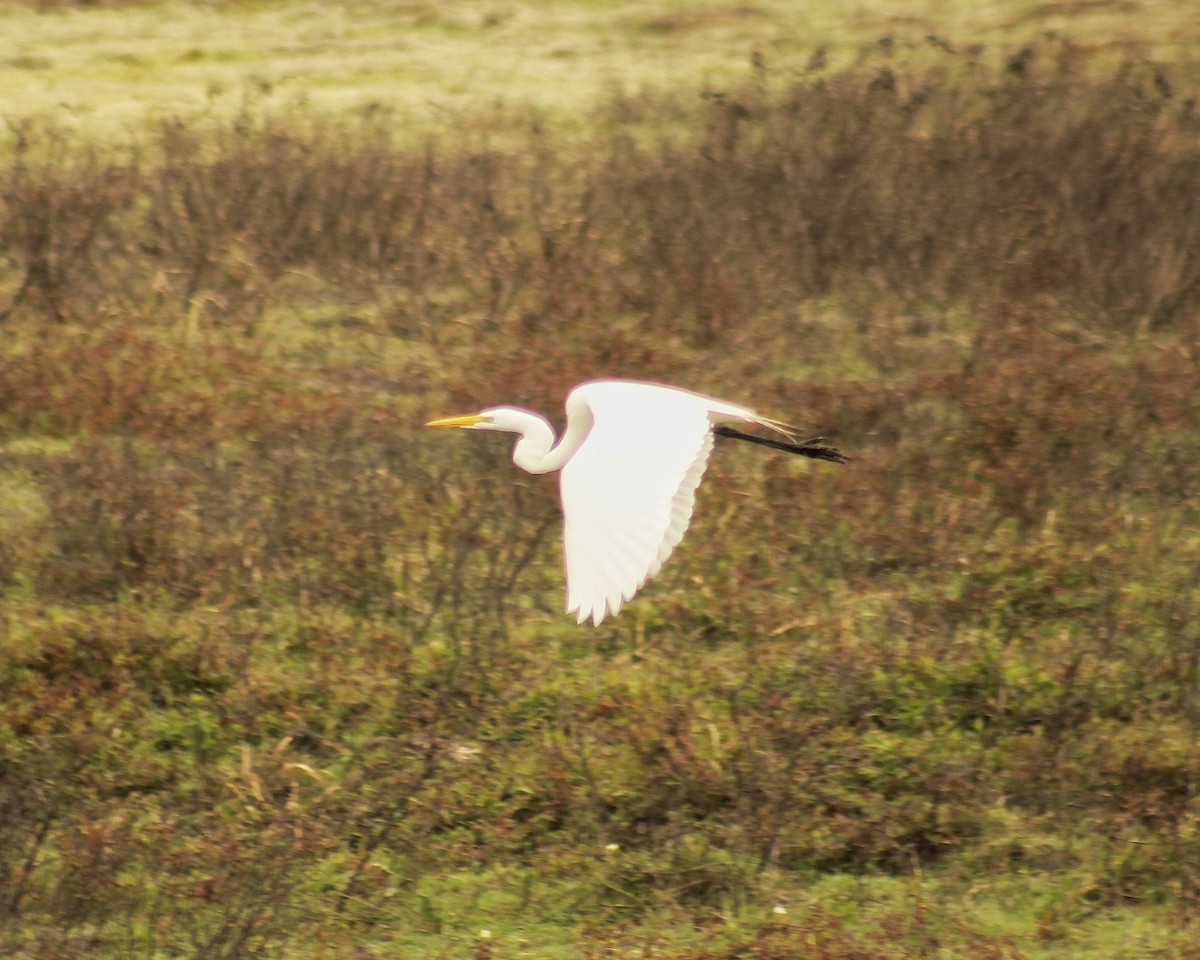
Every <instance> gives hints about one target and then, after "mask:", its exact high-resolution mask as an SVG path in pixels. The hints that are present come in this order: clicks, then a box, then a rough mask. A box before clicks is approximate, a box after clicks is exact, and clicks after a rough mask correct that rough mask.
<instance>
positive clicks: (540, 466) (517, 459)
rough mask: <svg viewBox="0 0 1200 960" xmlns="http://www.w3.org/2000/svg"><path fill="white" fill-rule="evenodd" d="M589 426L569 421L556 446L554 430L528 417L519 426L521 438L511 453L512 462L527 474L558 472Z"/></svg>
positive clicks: (588, 424)
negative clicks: (520, 427)
mask: <svg viewBox="0 0 1200 960" xmlns="http://www.w3.org/2000/svg"><path fill="white" fill-rule="evenodd" d="M591 426H592V424H591V421H590V420H588V421H587V422H586V423H584V422H581V421H580V420H578V419H575V418H572V419H571V420H570V421H569V422H568V423H567V429H566V430H565V431H563V435H562V436H561V437H560V438H559V441H558V443H557V444H556V443H555V442H554V428H553V427H551V426H550V424H549V423H548V422H547V421H546V420H544V419H543V418H542V417H538V416H530V418H529V421H528V422H527V423H525V424H522V429H521V439H520V440H518V441H517V446H516V448H515V449H514V450H513V463H515V464H516V465H517V466H518V467H520V468H521V469H522V470H526V471H528V472H529V473H553V472H554V471H555V470H561V469H562V468H563V466H565V465H566V463H567V461H568V460H570V459H571V457H573V456H574V455H575V451H576V450H578V449H579V447H580V445H581V444H582V443H583V441H584V439H585V438H586V437H587V434H588V431H589V430H590V429H591Z"/></svg>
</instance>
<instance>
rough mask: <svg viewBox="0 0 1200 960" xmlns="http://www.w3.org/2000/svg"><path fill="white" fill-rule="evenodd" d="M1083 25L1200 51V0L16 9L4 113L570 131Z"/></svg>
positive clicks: (1130, 49)
mask: <svg viewBox="0 0 1200 960" xmlns="http://www.w3.org/2000/svg"><path fill="white" fill-rule="evenodd" d="M1048 34H1049V35H1054V34H1065V35H1069V36H1071V37H1072V38H1073V40H1074V41H1075V42H1076V43H1077V44H1079V45H1080V46H1081V47H1082V48H1083V49H1085V50H1087V51H1088V52H1089V53H1091V54H1093V55H1096V56H1098V57H1099V58H1100V59H1101V60H1102V61H1104V62H1106V63H1107V64H1109V65H1110V66H1111V65H1112V64H1113V63H1115V62H1118V61H1119V60H1120V59H1121V58H1122V57H1124V56H1128V55H1130V54H1132V55H1133V56H1136V57H1138V58H1146V59H1149V60H1151V61H1155V62H1164V61H1165V62H1176V61H1178V60H1180V59H1188V60H1191V59H1193V58H1192V55H1191V54H1192V52H1193V51H1195V50H1196V49H1197V45H1200V16H1198V15H1197V12H1196V9H1195V5H1194V4H1193V3H1191V2H1190V0H1078V2H1049V3H1024V2H1015V0H1009V2H1005V3H995V2H980V0H905V2H903V3H900V2H895V0H875V2H860V3H852V4H846V3H840V2H831V0H819V2H805V3H795V2H792V0H758V2H754V3H743V4H737V3H712V2H685V0H672V2H670V3H662V2H648V0H621V2H616V3H614V2H611V0H608V2H597V0H575V2H570V3H553V4H545V3H518V2H506V0H494V2H485V3H479V2H472V0H448V2H437V3H435V2H430V0H416V2H403V3H401V2H387V3H379V2H363V0H359V2H345V3H337V4H316V3H298V2H286V3H285V2H267V3H223V4H209V3H188V2H183V0H173V2H166V3H119V2H115V3H110V2H103V0H101V2H99V3H71V2H60V0H41V2H37V3H34V2H32V0H27V2H14V0H8V2H7V3H5V4H3V5H0V35H2V36H4V37H5V49H6V52H4V53H0V116H5V117H11V116H28V115H31V114H37V115H46V114H51V115H54V116H56V117H57V118H59V119H60V120H62V121H63V122H65V123H67V124H70V125H78V126H81V127H83V128H85V129H87V130H88V131H89V133H90V134H92V135H95V136H100V137H101V138H109V137H112V136H114V135H119V134H123V133H127V132H129V131H130V130H136V129H138V128H139V127H140V126H141V124H142V121H143V120H144V118H145V116H146V114H147V112H150V113H156V114H159V115H162V114H166V115H170V114H173V113H176V112H180V111H183V112H187V113H189V114H190V113H192V112H196V111H200V110H204V111H208V112H211V113H214V114H216V115H217V116H221V117H229V116H231V115H232V114H234V113H236V112H237V111H238V110H239V109H240V108H241V107H242V105H243V104H244V103H245V102H246V100H247V98H250V99H253V100H254V101H255V102H266V103H271V104H291V103H293V102H295V101H297V100H299V101H302V102H304V103H306V104H310V105H312V106H313V107H315V108H318V109H320V110H323V111H337V112H351V111H356V110H359V109H367V110H371V109H378V108H380V107H383V108H385V109H389V110H393V111H396V112H397V113H398V114H399V115H400V117H401V118H402V124H400V126H402V127H403V129H405V130H407V131H408V132H409V134H413V133H416V132H420V133H426V132H437V131H439V130H444V129H445V128H446V126H447V124H448V123H449V122H451V121H452V120H454V119H455V118H458V117H461V116H462V115H464V114H465V115H468V116H480V115H488V114H490V113H491V112H492V111H494V109H495V108H496V106H497V104H508V105H510V106H511V105H530V104H531V105H534V106H535V107H537V108H539V109H541V110H543V111H548V112H550V113H551V114H553V115H554V116H555V117H556V118H557V119H558V120H559V121H561V122H562V123H563V124H564V125H566V126H568V127H575V126H576V125H578V124H580V123H583V124H584V125H585V126H586V125H587V120H586V118H587V116H588V115H589V113H590V111H591V110H592V109H594V108H595V107H596V105H598V104H600V103H603V102H604V101H606V100H608V99H609V98H610V97H611V96H612V94H613V93H614V91H623V92H627V93H638V92H642V91H644V90H647V89H655V90H673V91H681V90H686V91H693V90H697V89H699V88H701V87H702V86H708V87H711V88H716V89H721V88H724V87H726V86H728V85H729V84H730V83H734V82H738V81H741V80H743V79H744V78H745V74H746V71H747V70H748V68H749V66H750V64H751V61H752V60H755V61H757V62H761V63H765V64H766V65H768V66H769V67H771V68H772V69H773V70H774V71H775V72H776V74H777V75H779V76H782V77H784V78H794V77H796V76H799V75H803V74H804V73H805V72H806V71H807V69H808V67H809V64H810V61H811V59H812V58H813V57H814V56H816V57H817V58H818V59H820V60H823V61H824V62H826V63H828V64H829V65H830V66H831V67H835V68H837V67H844V66H848V65H850V64H852V63H853V62H855V60H857V59H858V57H859V55H860V50H861V48H862V47H863V45H865V44H874V43H876V42H879V41H882V42H884V43H887V44H890V45H892V46H893V47H894V48H895V49H896V50H898V51H903V52H904V53H905V55H906V56H907V57H912V56H917V57H920V56H921V48H922V47H924V46H927V45H928V38H929V37H930V36H933V37H934V38H936V41H937V42H938V43H952V44H954V45H955V46H957V47H962V48H968V47H972V46H975V45H981V47H982V49H983V50H984V51H991V50H996V49H999V48H1004V47H1012V48H1016V47H1019V46H1020V45H1022V44H1024V43H1028V42H1030V41H1032V40H1036V39H1038V38H1041V37H1043V36H1046V35H1048Z"/></svg>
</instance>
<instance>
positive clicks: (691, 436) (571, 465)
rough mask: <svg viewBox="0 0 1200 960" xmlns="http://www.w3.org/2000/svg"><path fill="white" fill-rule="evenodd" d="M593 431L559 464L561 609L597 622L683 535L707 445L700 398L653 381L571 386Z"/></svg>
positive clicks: (574, 404) (576, 411) (707, 424)
mask: <svg viewBox="0 0 1200 960" xmlns="http://www.w3.org/2000/svg"><path fill="white" fill-rule="evenodd" d="M568 412H569V413H571V414H572V415H573V416H584V417H586V416H589V415H590V418H591V420H592V425H591V429H590V431H589V432H588V435H587V437H586V439H584V441H583V443H582V445H581V446H580V448H579V449H578V451H576V453H575V455H574V456H573V457H572V458H571V460H570V461H569V462H568V463H567V464H566V465H565V466H564V467H563V469H562V473H561V478H560V484H561V492H562V504H563V546H564V551H565V555H566V566H567V610H568V612H571V613H575V614H576V615H577V616H578V619H579V622H580V623H582V622H583V621H584V620H586V619H588V618H589V617H590V618H591V620H592V622H593V623H596V624H599V623H600V622H601V621H602V620H603V619H604V618H605V616H606V615H608V614H609V613H613V614H615V613H616V612H617V611H618V610H619V609H620V608H621V604H622V603H624V602H625V601H626V600H629V599H631V598H632V597H633V596H634V594H635V593H637V591H638V589H639V588H640V587H641V586H642V584H644V583H645V582H646V579H647V578H648V577H650V576H653V575H654V574H655V573H657V572H658V570H659V569H660V568H661V567H662V565H663V563H664V561H666V559H667V557H668V556H670V554H671V551H672V550H673V549H674V548H675V546H676V545H677V544H678V543H679V541H680V540H681V539H682V538H683V534H684V531H685V530H686V529H687V526H688V522H689V521H690V519H691V515H692V507H693V505H694V503H695V493H696V488H697V486H699V483H700V479H701V477H702V476H703V475H704V469H705V466H706V465H707V462H708V455H709V453H710V452H711V451H712V444H713V440H712V433H711V428H712V423H711V421H710V419H709V414H710V409H709V404H708V401H707V400H706V398H704V397H701V396H699V395H696V394H688V393H686V392H684V391H676V390H670V389H663V388H660V387H656V386H653V385H650V384H639V383H629V382H597V383H591V384H585V385H584V386H582V387H579V388H577V389H576V390H575V391H573V393H572V395H571V397H570V398H569V401H568Z"/></svg>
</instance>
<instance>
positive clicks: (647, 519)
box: [427, 380, 846, 625]
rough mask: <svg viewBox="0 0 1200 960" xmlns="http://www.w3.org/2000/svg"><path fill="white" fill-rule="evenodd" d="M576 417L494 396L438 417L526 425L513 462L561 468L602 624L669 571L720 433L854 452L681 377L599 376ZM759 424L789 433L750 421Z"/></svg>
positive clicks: (572, 542)
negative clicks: (669, 381) (547, 413)
mask: <svg viewBox="0 0 1200 960" xmlns="http://www.w3.org/2000/svg"><path fill="white" fill-rule="evenodd" d="M566 408H567V428H566V430H565V431H564V432H563V435H562V437H561V438H559V440H558V442H557V443H555V436H554V428H553V427H551V426H550V423H549V421H548V420H546V418H545V417H543V416H540V415H539V414H536V413H533V412H532V411H530V410H522V409H520V408H519V407H493V408H491V409H489V410H484V411H482V412H480V413H476V414H471V415H469V416H462V417H446V418H444V419H441V420H433V421H430V422H429V423H428V424H427V426H430V427H463V428H467V429H472V430H501V431H504V432H507V433H515V434H517V435H518V437H519V439H518V440H517V445H516V447H515V449H514V450H513V462H514V463H516V465H517V466H518V467H520V468H521V469H522V470H527V471H528V472H530V473H551V472H553V471H555V470H557V471H559V489H560V492H561V496H562V508H563V551H564V554H565V558H566V567H567V612H568V613H574V614H575V615H576V616H577V618H578V622H579V623H583V621H584V620H587V619H588V618H589V617H590V618H591V620H592V623H593V624H596V625H598V624H599V623H600V622H601V621H602V620H604V618H605V617H606V616H607V615H608V614H610V613H611V614H614V615H615V614H616V613H617V612H618V611H619V610H620V609H621V605H622V604H623V603H624V602H626V601H627V600H630V599H632V598H633V596H634V594H636V593H637V591H638V590H639V589H641V587H642V585H643V584H644V583H645V582H646V580H648V579H649V578H650V577H652V576H654V575H655V574H656V573H658V571H659V569H660V568H661V567H662V565H663V563H664V562H665V561H666V559H667V557H669V556H670V555H671V551H672V550H674V549H675V547H676V546H677V545H678V543H679V541H680V540H682V539H683V534H684V531H685V530H687V526H688V522H689V521H690V520H691V516H692V507H693V505H694V503H695V498H696V488H697V487H698V486H699V485H700V478H701V477H702V476H703V475H704V468H705V467H706V466H707V464H708V456H709V454H710V453H711V452H712V447H713V437H714V435H715V436H722V437H731V438H734V439H738V440H746V441H749V442H751V443H759V444H763V445H765V446H768V447H771V448H773V449H777V450H784V451H787V452H788V453H795V454H799V455H801V456H806V457H812V458H814V459H818V460H828V461H831V462H834V463H844V462H845V459H846V458H845V457H843V456H842V454H841V453H839V452H838V451H837V450H836V449H834V448H833V447H830V446H828V445H826V444H825V443H823V442H822V438H820V437H817V438H816V439H813V440H805V441H797V440H796V439H795V437H794V436H793V434H792V432H791V429H790V428H789V427H787V426H786V425H785V424H783V423H780V422H779V421H777V420H771V419H769V418H767V417H763V416H759V415H758V414H757V413H755V412H754V411H753V410H750V409H747V408H746V407H742V406H739V405H737V404H735V403H728V402H726V401H724V400H717V399H714V398H713V397H706V396H703V395H701V394H698V393H692V392H691V391H689V390H682V389H680V388H679V387H668V386H664V385H661V384H656V383H641V382H637V381H633V380H593V381H591V382H590V383H584V384H581V385H580V386H578V387H576V388H575V389H574V390H572V391H571V392H570V394H568V396H567V403H566ZM729 423H743V424H751V425H755V426H760V427H766V428H768V429H770V430H773V431H775V432H776V433H778V434H779V435H781V437H783V438H784V439H775V438H771V437H759V436H755V435H754V434H748V433H743V432H741V431H740V430H737V429H735V428H733V427H730V426H728V424H729Z"/></svg>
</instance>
